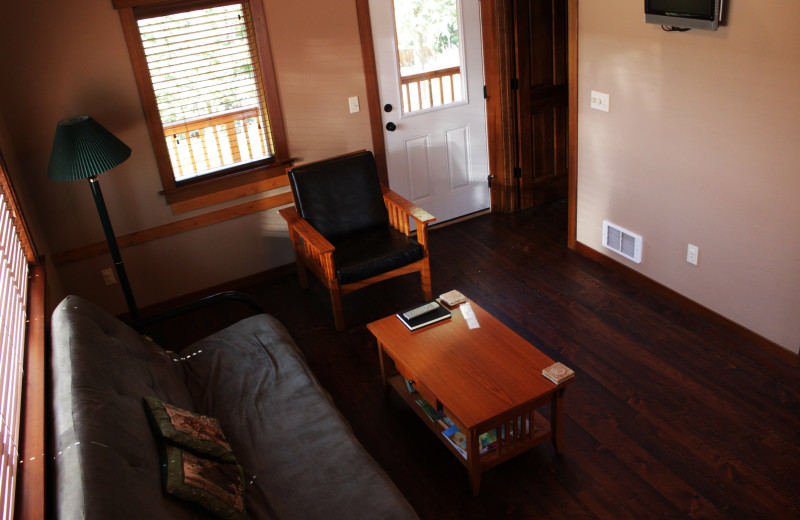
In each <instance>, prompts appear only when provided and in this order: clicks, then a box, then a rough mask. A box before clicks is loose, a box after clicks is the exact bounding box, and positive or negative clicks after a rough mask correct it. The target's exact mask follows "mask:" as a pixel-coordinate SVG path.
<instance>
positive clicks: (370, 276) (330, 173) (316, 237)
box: [279, 151, 435, 331]
mask: <svg viewBox="0 0 800 520" xmlns="http://www.w3.org/2000/svg"><path fill="white" fill-rule="evenodd" d="M287 173H288V175H289V183H290V185H291V186H292V192H293V193H294V199H295V207H292V208H285V209H282V210H280V211H279V213H280V215H281V216H282V217H283V218H284V220H286V222H287V224H288V225H289V236H290V238H291V240H292V245H293V246H294V251H295V257H296V260H297V274H298V276H299V278H300V285H301V287H303V288H306V287H308V277H307V273H306V268H308V269H310V270H311V272H312V273H314V274H315V275H316V276H317V278H319V279H320V281H322V283H324V284H325V286H326V287H327V288H328V291H330V295H331V306H332V307H333V318H334V322H335V324H336V330H340V331H341V330H344V316H343V314H342V300H341V298H342V295H344V294H347V293H350V292H352V291H355V290H358V289H361V288H363V287H366V286H368V285H371V284H373V283H376V282H379V281H381V280H386V279H388V278H392V277H395V276H401V275H405V274H409V273H415V272H419V273H420V277H421V279H422V293H423V296H424V298H425V300H426V301H427V300H430V299H431V298H432V295H431V274H430V264H429V262H428V240H427V226H428V224H429V223H430V222H433V221H434V220H435V219H434V217H433V216H432V215H431V214H429V213H428V212H427V211H425V210H424V209H422V208H420V207H418V206H415V205H414V204H412V203H411V202H409V201H408V200H406V199H404V198H403V197H401V196H400V195H398V194H397V193H394V192H393V191H391V190H390V189H389V188H387V187H385V186H383V185H381V184H380V182H379V181H378V174H377V170H376V167H375V158H374V157H373V156H372V152H368V151H367V152H355V153H350V154H347V155H342V156H338V157H333V158H330V159H325V160H322V161H317V162H313V163H309V164H304V165H302V166H297V167H294V168H290V169H289V170H287ZM411 219H414V221H415V222H416V232H417V233H416V237H412V236H411Z"/></svg>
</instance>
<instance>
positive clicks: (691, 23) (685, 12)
mask: <svg viewBox="0 0 800 520" xmlns="http://www.w3.org/2000/svg"><path fill="white" fill-rule="evenodd" d="M722 2H723V0H644V21H645V22H647V23H655V24H659V25H668V26H670V27H684V28H687V29H708V30H711V31H716V30H717V27H719V20H720V17H721V16H722V6H721V4H722Z"/></svg>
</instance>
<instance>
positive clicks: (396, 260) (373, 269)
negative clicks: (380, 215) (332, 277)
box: [333, 226, 425, 284]
mask: <svg viewBox="0 0 800 520" xmlns="http://www.w3.org/2000/svg"><path fill="white" fill-rule="evenodd" d="M333 244H334V246H335V247H336V250H335V251H334V252H333V261H334V264H335V265H336V277H337V278H338V280H339V284H348V283H352V282H357V281H359V280H365V279H367V278H370V277H371V276H375V275H378V274H381V273H385V272H387V271H391V270H392V269H397V268H398V267H403V266H404V265H408V264H410V263H412V262H416V261H417V260H420V259H422V257H423V256H424V254H425V252H424V250H423V248H422V245H420V244H419V242H417V241H416V240H414V239H413V238H409V237H407V236H406V235H404V234H403V233H401V232H399V231H397V230H396V229H393V228H391V227H388V226H387V227H384V228H381V229H373V230H370V231H367V232H365V233H361V234H359V235H358V236H352V237H350V238H345V239H342V240H339V241H336V242H334V243H333Z"/></svg>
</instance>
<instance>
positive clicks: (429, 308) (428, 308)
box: [403, 302, 439, 320]
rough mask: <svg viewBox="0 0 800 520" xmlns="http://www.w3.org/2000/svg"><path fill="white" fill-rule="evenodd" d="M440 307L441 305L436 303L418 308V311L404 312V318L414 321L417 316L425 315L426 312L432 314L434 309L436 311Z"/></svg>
mask: <svg viewBox="0 0 800 520" xmlns="http://www.w3.org/2000/svg"><path fill="white" fill-rule="evenodd" d="M438 307H439V304H438V303H436V302H430V303H426V304H425V305H422V306H420V307H417V308H416V309H411V310H410V311H406V312H404V313H403V317H405V319H407V320H413V319H414V318H416V317H417V316H420V315H422V314H425V313H426V312H431V311H432V310H433V309H436V308H438Z"/></svg>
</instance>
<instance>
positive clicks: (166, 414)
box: [144, 396, 236, 464]
mask: <svg viewBox="0 0 800 520" xmlns="http://www.w3.org/2000/svg"><path fill="white" fill-rule="evenodd" d="M144 406H145V412H147V414H148V417H149V419H150V421H151V423H152V425H153V427H154V428H153V429H154V430H155V431H156V433H157V435H158V436H159V437H161V438H163V439H164V440H166V441H168V442H170V443H172V444H174V445H176V446H179V447H181V448H183V449H186V450H189V451H191V452H193V453H196V454H198V455H203V456H205V457H208V458H211V459H215V460H218V461H220V462H227V463H231V464H233V463H236V457H235V456H234V454H233V452H232V451H231V445H230V444H228V439H226V438H225V434H224V433H223V432H222V426H220V424H219V421H218V420H217V419H215V418H214V417H208V416H205V415H201V414H198V413H194V412H190V411H188V410H184V409H183V408H179V407H177V406H173V405H171V404H169V403H165V402H164V401H162V400H161V399H156V398H155V397H152V396H145V397H144Z"/></svg>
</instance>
